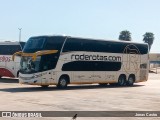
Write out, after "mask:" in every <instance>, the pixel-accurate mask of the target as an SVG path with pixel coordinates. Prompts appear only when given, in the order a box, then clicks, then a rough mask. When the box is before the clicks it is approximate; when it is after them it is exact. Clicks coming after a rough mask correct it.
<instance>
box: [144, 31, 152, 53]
mask: <svg viewBox="0 0 160 120" xmlns="http://www.w3.org/2000/svg"><path fill="white" fill-rule="evenodd" d="M143 37H144V38H143V41H144V42H145V43H148V46H149V51H150V49H151V46H152V44H153V41H154V34H153V33H151V32H146V33H145V34H144V35H143Z"/></svg>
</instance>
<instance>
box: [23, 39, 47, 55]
mask: <svg viewBox="0 0 160 120" xmlns="http://www.w3.org/2000/svg"><path fill="white" fill-rule="evenodd" d="M45 40H46V38H45V37H33V38H30V39H29V40H28V41H27V42H26V44H25V46H24V49H23V52H26V53H27V52H36V51H38V50H42V49H43V46H44V43H45Z"/></svg>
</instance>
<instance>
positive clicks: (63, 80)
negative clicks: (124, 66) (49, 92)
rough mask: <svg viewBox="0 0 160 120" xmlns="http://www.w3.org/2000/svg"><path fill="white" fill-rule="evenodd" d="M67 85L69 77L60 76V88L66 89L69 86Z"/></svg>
mask: <svg viewBox="0 0 160 120" xmlns="http://www.w3.org/2000/svg"><path fill="white" fill-rule="evenodd" d="M67 85H68V79H67V77H60V79H59V82H58V85H57V87H58V88H60V89H65V88H67Z"/></svg>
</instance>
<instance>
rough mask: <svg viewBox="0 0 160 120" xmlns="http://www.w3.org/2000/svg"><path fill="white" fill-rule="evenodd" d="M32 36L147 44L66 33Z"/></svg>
mask: <svg viewBox="0 0 160 120" xmlns="http://www.w3.org/2000/svg"><path fill="white" fill-rule="evenodd" d="M34 37H68V38H75V39H87V40H96V41H97V40H99V41H109V42H120V43H133V44H143V45H145V44H146V45H148V44H147V43H139V42H133V41H123V40H108V39H99V38H87V37H86V38H84V37H75V36H66V35H42V36H33V37H31V38H34Z"/></svg>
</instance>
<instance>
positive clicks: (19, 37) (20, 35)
mask: <svg viewBox="0 0 160 120" xmlns="http://www.w3.org/2000/svg"><path fill="white" fill-rule="evenodd" d="M18 29H19V42H20V41H21V30H22V28H18Z"/></svg>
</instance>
